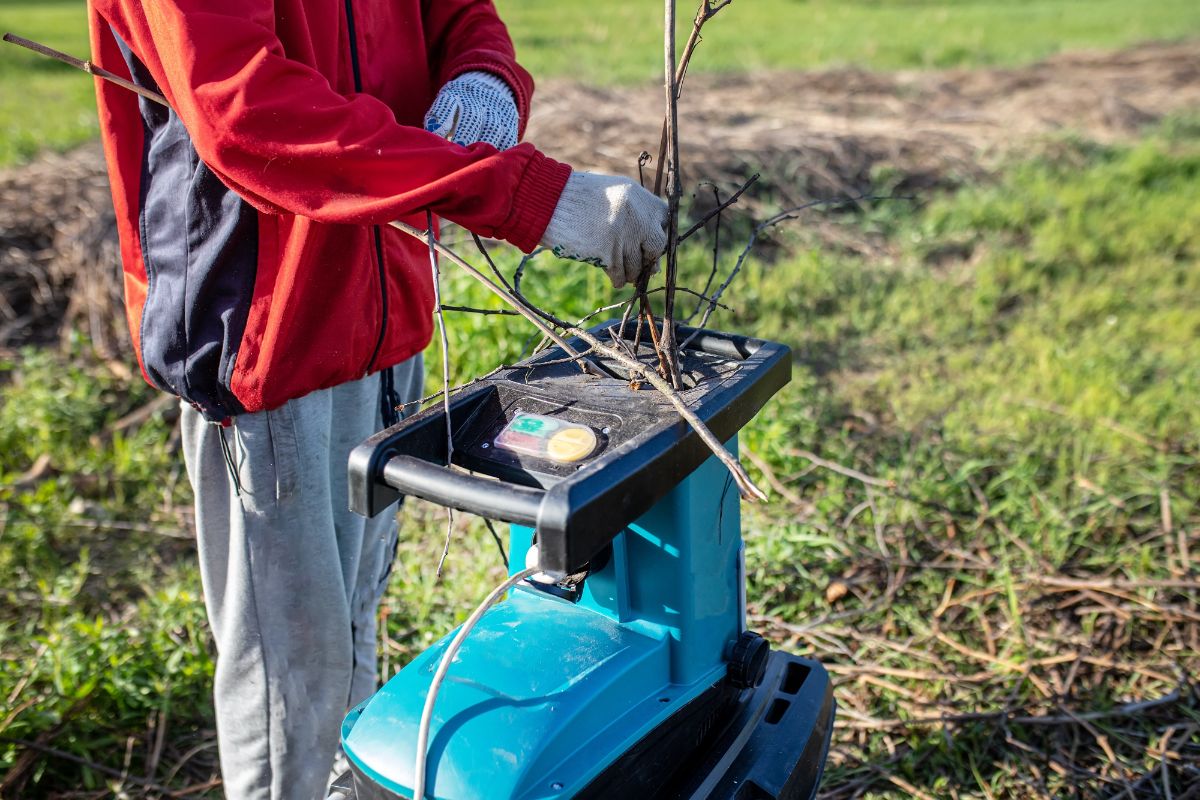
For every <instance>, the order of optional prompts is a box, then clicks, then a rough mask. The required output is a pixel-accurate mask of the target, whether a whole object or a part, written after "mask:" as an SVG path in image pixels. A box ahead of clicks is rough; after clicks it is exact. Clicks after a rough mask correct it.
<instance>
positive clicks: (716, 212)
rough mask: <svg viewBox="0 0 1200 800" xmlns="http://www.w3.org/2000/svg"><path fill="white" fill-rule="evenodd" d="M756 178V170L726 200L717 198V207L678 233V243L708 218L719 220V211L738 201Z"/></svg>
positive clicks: (696, 229) (703, 224) (704, 223)
mask: <svg viewBox="0 0 1200 800" xmlns="http://www.w3.org/2000/svg"><path fill="white" fill-rule="evenodd" d="M758 178H759V174H758V173H757V172H756V173H754V174H753V175H751V176H750V177H749V179H747V180H746V182H745V183H743V184H742V185H741V186H739V187H738V190H737V191H736V192H734V193H733V194H732V195H730V196H729V199H728V200H726V201H725V202H723V203H722V202H721V200H720V198H718V199H717V207H716V208H714V209H712V210H711V211H709V212H708V213H707V214H705V215H704V216H703V217H701V218H700V219H698V220H697V221H696V222H694V223H693V224H692V226H691V227H690V228H688V229H687V230H686V231H684V232H683V233H681V234H679V244H683V242H684V241H685V240H686V239H687V238H688V237H690V236H691V235H692V234H693V233H695V232H696V231H698V230H700V229H701V228H703V227H704V226H705V225H707V224H708V221H709V220H711V219H712V218H713V217H716V218H717V219H718V221H719V220H720V218H721V212H722V211H724V210H725V209H727V208H729V207H730V206H731V205H733V204H734V203H736V202H737V201H738V199H739V198H741V196H742V194H744V193H745V191H746V190H747V189H749V188H750V186H751V185H752V184H753V183H754V182H755V181H757V180H758ZM716 190H717V187H716V186H713V191H714V192H716Z"/></svg>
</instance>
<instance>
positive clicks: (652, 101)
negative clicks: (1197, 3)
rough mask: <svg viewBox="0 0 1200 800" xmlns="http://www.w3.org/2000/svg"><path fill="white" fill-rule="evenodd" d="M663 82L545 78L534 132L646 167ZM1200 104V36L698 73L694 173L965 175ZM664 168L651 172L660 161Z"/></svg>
mask: <svg viewBox="0 0 1200 800" xmlns="http://www.w3.org/2000/svg"><path fill="white" fill-rule="evenodd" d="M661 108H662V90H661V88H659V87H656V86H643V87H638V88H634V89H629V88H618V89H596V88H589V87H583V86H579V85H578V84H573V83H567V82H562V81H547V82H544V83H543V84H542V85H541V86H540V87H539V93H538V97H537V102H536V103H535V111H534V115H533V118H532V120H531V122H530V126H529V133H528V136H529V138H530V139H531V140H532V141H534V142H536V143H538V144H539V146H541V147H543V148H545V149H546V150H547V151H548V152H549V153H550V154H551V155H553V156H555V157H558V158H561V159H563V160H565V161H568V162H570V163H571V164H572V165H574V166H576V167H577V168H580V169H594V170H604V171H612V172H619V173H622V174H626V175H636V174H637V157H638V154H639V153H640V152H641V151H642V150H647V151H650V152H651V153H655V154H657V151H658V142H659V135H660V130H661V125H662V122H661V120H662V112H661ZM1183 109H1200V42H1185V43H1179V44H1147V45H1143V46H1140V47H1136V48H1132V49H1129V50H1123V51H1119V52H1116V53H1073V54H1065V55H1061V56H1057V57H1054V58H1051V59H1048V60H1046V61H1043V62H1040V63H1037V64H1034V65H1031V66H1028V67H1022V68H1017V69H987V70H951V71H943V72H897V73H875V72H865V71H861V70H833V71H826V72H815V73H765V74H764V73H759V74H755V75H736V76H735V75H730V76H710V75H703V74H697V75H693V76H691V77H689V79H688V83H687V84H686V86H685V90H684V94H683V98H682V99H681V103H680V115H681V118H682V119H683V120H684V121H685V122H684V125H683V127H682V130H681V150H682V152H683V153H684V156H685V161H684V166H685V173H686V174H685V178H686V179H687V180H688V181H689V182H692V183H694V182H695V181H698V180H719V181H720V180H725V181H732V182H737V183H740V181H741V180H743V179H744V178H745V176H746V175H747V173H748V170H751V169H754V170H761V171H762V172H763V177H764V178H765V179H768V180H769V184H770V186H772V187H773V188H775V189H776V191H777V192H778V193H779V194H780V195H781V196H780V197H778V198H777V199H778V200H780V201H781V202H785V203H791V202H795V201H799V200H801V199H808V198H811V197H822V196H829V195H835V194H857V193H862V192H866V191H871V190H872V189H875V188H877V177H878V171H879V170H880V169H884V168H886V169H887V170H888V171H889V172H891V173H893V175H894V184H893V188H898V189H901V190H920V189H929V188H933V187H942V186H947V185H954V184H957V183H959V182H961V181H963V180H964V179H967V178H970V177H971V176H977V175H979V174H980V173H981V171H986V169H987V168H988V167H989V166H990V165H992V164H994V162H995V158H996V157H997V156H999V155H1001V154H1003V153H1004V152H1006V151H1008V150H1010V149H1011V148H1012V147H1013V146H1014V145H1016V146H1020V145H1023V144H1026V143H1027V142H1028V141H1029V140H1030V139H1031V138H1037V137H1042V136H1045V135H1047V134H1052V133H1056V132H1064V131H1071V132H1077V133H1079V134H1080V135H1083V136H1086V137H1088V138H1090V139H1094V140H1096V141H1101V142H1112V141H1117V140H1121V139H1126V138H1130V137H1133V136H1136V135H1137V134H1138V133H1139V132H1140V131H1141V130H1142V129H1143V128H1144V127H1145V126H1147V125H1149V124H1152V123H1154V122H1156V121H1157V120H1159V119H1161V118H1162V117H1163V116H1165V115H1167V114H1170V113H1173V112H1177V111H1180V110H1183ZM650 169H652V168H650Z"/></svg>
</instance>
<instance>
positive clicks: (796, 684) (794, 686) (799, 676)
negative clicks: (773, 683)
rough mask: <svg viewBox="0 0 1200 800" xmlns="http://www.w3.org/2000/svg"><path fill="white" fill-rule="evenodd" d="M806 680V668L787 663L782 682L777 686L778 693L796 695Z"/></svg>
mask: <svg viewBox="0 0 1200 800" xmlns="http://www.w3.org/2000/svg"><path fill="white" fill-rule="evenodd" d="M806 680H808V667H806V666H804V665H803V664H797V663H796V662H795V661H789V662H788V665H787V671H786V672H785V673H783V681H781V682H780V684H779V691H781V692H783V693H784V694H796V693H797V692H799V691H800V687H801V686H803V685H804V682H805V681H806Z"/></svg>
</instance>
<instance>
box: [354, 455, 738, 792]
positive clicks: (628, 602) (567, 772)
mask: <svg viewBox="0 0 1200 800" xmlns="http://www.w3.org/2000/svg"><path fill="white" fill-rule="evenodd" d="M729 448H730V450H731V451H734V452H736V439H734V440H733V441H731V442H730V444H729ZM532 535H533V534H532V531H531V529H529V528H525V527H519V526H513V528H512V531H511V548H510V549H511V558H512V564H511V565H510V566H511V569H512V570H513V571H514V572H515V571H519V570H520V569H523V568H524V566H525V553H526V551H527V549H528V547H529V545H530V541H531V538H532ZM741 544H742V540H741V525H740V515H739V508H738V493H737V489H736V487H734V486H733V485H732V480H731V478H730V477H729V473H728V472H727V470H726V469H725V467H724V466H723V465H722V464H721V463H720V461H718V460H717V459H716V458H709V459H708V460H707V461H705V462H704V463H703V464H701V465H700V467H699V468H697V469H696V470H695V471H694V472H693V473H692V474H691V475H690V476H689V477H687V478H686V479H685V480H684V481H683V482H682V483H680V484H679V485H678V486H677V487H676V488H675V489H674V490H672V491H671V492H670V493H669V494H667V495H666V496H665V497H664V498H663V499H661V500H660V501H659V502H658V503H657V504H656V505H655V506H654V507H653V508H652V509H651V510H650V511H649V512H647V513H646V514H644V515H643V516H642V517H640V518H639V519H638V520H637V522H636V523H634V524H633V525H630V526H628V527H627V528H626V529H625V530H624V531H623V532H622V533H620V534H618V535H617V537H616V538H615V539H614V540H613V542H612V552H611V557H609V558H608V560H607V563H605V564H604V566H603V567H602V568H601V569H599V570H597V571H594V572H592V573H591V574H589V576H588V578H587V581H586V582H585V584H584V589H583V593H582V596H581V597H580V598H579V600H578V602H574V603H573V602H570V601H568V600H563V599H560V598H558V597H554V596H551V595H549V594H547V593H545V592H542V591H540V590H538V589H534V588H531V587H527V586H521V587H518V588H517V589H516V590H514V591H513V592H512V594H511V595H510V597H509V599H508V600H507V601H505V602H503V603H500V604H499V605H497V606H495V607H494V608H492V609H491V610H490V611H489V612H488V613H487V614H486V615H485V616H484V617H483V618H482V619H481V620H480V622H479V624H478V625H477V626H476V627H475V629H474V630H473V631H472V633H471V635H470V636H469V637H468V638H467V639H466V641H465V642H464V644H463V646H462V648H461V649H460V650H459V653H458V657H457V658H456V660H455V662H454V664H453V665H452V666H451V668H450V671H449V673H448V676H447V679H446V681H445V682H444V683H443V684H442V688H441V691H440V693H439V695H438V698H437V704H436V707H435V712H434V719H433V725H432V728H431V731H430V748H429V757H428V773H427V787H428V788H427V790H426V791H427V794H426V796H427V797H429V798H436V799H437V800H480V799H481V798H487V799H488V800H549V799H550V798H569V797H571V796H573V795H574V794H576V793H577V792H579V791H580V790H581V789H583V788H584V787H585V786H586V785H587V784H588V783H589V782H590V781H591V780H592V779H593V778H594V777H596V775H598V774H599V773H600V772H602V771H603V770H604V769H605V768H606V767H608V766H609V765H610V764H611V763H612V762H613V761H614V760H615V759H617V758H618V757H619V756H620V755H621V754H622V753H624V752H626V751H627V750H628V749H629V748H631V747H632V746H633V745H634V744H635V743H636V742H638V741H639V740H640V739H642V738H643V737H644V736H645V735H646V734H648V733H649V732H650V731H651V730H653V729H654V728H655V727H656V726H658V725H659V724H660V723H662V722H663V721H664V720H666V719H667V718H668V717H670V716H671V715H673V714H674V713H675V712H677V711H679V710H680V709H682V708H683V706H684V705H686V704H687V703H688V702H690V701H691V700H693V699H695V698H696V697H697V696H699V695H700V694H701V693H702V692H704V691H705V690H706V689H708V688H710V687H711V686H713V685H714V684H715V683H717V682H718V681H720V680H721V679H722V678H723V677H724V675H725V671H726V666H725V659H726V657H727V655H728V648H729V646H730V645H731V644H732V642H733V641H734V639H735V638H736V637H737V635H738V633H739V632H740V631H741V630H742V627H743V624H744V609H743V607H742V605H743V603H742V598H741V596H740V586H741V584H742V576H741V568H740V563H739V562H740V557H741ZM452 637H453V634H450V635H448V636H447V637H445V638H444V639H442V640H441V641H440V642H438V644H436V645H435V646H433V647H431V648H430V649H428V650H427V651H425V652H424V653H422V654H421V655H420V656H418V657H417V658H416V659H415V660H414V661H413V662H412V663H411V664H409V665H408V666H407V667H405V668H404V669H403V670H402V671H401V672H400V673H398V674H397V675H396V676H395V677H394V678H392V679H391V680H390V681H388V682H387V683H386V684H385V685H384V687H383V688H382V689H381V690H380V691H379V692H378V693H376V694H375V696H374V697H372V698H371V699H370V700H368V701H367V702H365V703H363V704H362V705H361V706H359V707H358V708H356V709H354V711H352V712H351V713H350V714H349V715H348V716H347V718H346V720H345V722H344V723H343V727H342V743H343V747H344V749H345V752H346V755H347V757H348V758H349V759H350V760H351V761H353V762H354V764H355V765H356V766H357V767H358V769H359V770H360V771H361V772H362V773H363V774H364V775H366V776H367V777H369V778H370V779H371V780H373V781H375V782H376V783H377V784H378V785H379V786H380V787H382V788H385V789H387V790H389V791H392V792H395V793H396V794H398V795H400V796H403V797H411V793H412V788H411V787H412V785H413V775H412V769H413V761H414V751H415V746H416V738H417V727H418V723H419V720H420V718H421V710H422V707H423V705H424V702H425V695H426V692H427V689H428V686H429V683H430V681H431V679H432V677H433V674H434V671H435V670H436V669H437V664H438V661H439V660H440V658H441V655H442V653H443V651H444V650H445V648H446V646H447V645H448V643H449V641H450V639H451V638H452Z"/></svg>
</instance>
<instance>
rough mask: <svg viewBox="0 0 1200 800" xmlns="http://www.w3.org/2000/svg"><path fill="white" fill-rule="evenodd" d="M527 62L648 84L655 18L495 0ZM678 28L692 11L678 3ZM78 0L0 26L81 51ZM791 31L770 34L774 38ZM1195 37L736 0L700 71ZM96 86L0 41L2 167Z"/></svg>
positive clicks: (1164, 11)
mask: <svg viewBox="0 0 1200 800" xmlns="http://www.w3.org/2000/svg"><path fill="white" fill-rule="evenodd" d="M498 6H499V8H500V12H501V14H502V15H503V17H504V19H505V20H506V21H507V23H508V25H509V28H510V30H511V33H512V36H513V39H514V41H515V42H516V45H517V52H518V55H519V57H520V58H521V60H522V62H523V63H524V64H525V66H527V67H528V68H529V69H530V71H531V72H532V73H533V74H534V75H535V76H536V77H537V78H539V79H541V78H553V77H567V78H573V79H578V80H583V81H586V82H589V83H594V84H609V83H624V82H631V81H643V80H654V79H656V78H658V77H659V75H660V74H661V71H662V58H661V55H659V54H660V53H661V51H662V48H661V34H660V30H661V25H662V22H661V20H660V13H659V10H658V8H657V7H656V6H653V5H647V4H646V3H644V2H641V0H610V2H607V3H604V4H602V5H600V6H598V5H596V4H595V3H588V2H583V1H582V0H500V1H499V2H498ZM680 15H681V16H682V17H683V19H682V20H681V22H680V26H681V30H684V31H685V32H686V29H689V27H690V24H691V23H690V15H691V8H690V6H689V4H686V3H682V4H681V5H680ZM86 27H87V20H86V16H85V12H84V6H83V3H81V2H79V0H36V2H35V1H34V0H0V30H11V31H13V32H15V33H18V34H20V35H23V36H25V37H27V38H31V39H35V40H38V41H41V42H43V43H45V44H48V45H51V46H52V47H55V48H58V49H61V50H64V51H66V52H69V53H72V54H75V55H78V56H80V57H84V56H85V55H86V53H87V52H88V43H87V30H86ZM781 30H782V31H786V32H787V33H786V35H783V36H781V35H778V34H779V31H781ZM1197 33H1200V5H1197V4H1196V3H1195V2H1192V0H1145V1H1144V2H1141V3H1139V4H1138V7H1137V12H1136V13H1132V12H1131V11H1130V8H1129V4H1128V3H1127V2H1125V0H1020V1H1019V2H1002V1H1001V0H849V1H848V2H842V1H840V0H807V1H803V0H752V2H748V1H747V0H741V1H740V2H738V3H736V4H735V5H733V6H731V7H730V8H729V9H728V10H726V11H724V12H722V15H721V16H720V17H718V18H717V19H716V20H714V21H713V22H712V23H711V24H710V28H709V32H708V33H706V34H705V37H704V44H703V45H702V46H701V49H700V51H699V53H698V55H697V57H696V59H695V69H696V70H697V71H714V70H715V71H738V72H743V71H749V70H759V69H814V68H825V67H831V66H857V67H865V68H868V69H897V68H931V67H937V68H944V67H972V66H981V65H995V64H1017V63H1022V62H1028V61H1033V60H1036V59H1039V58H1044V57H1046V56H1048V55H1051V54H1053V53H1056V52H1059V51H1061V50H1064V49H1073V48H1097V47H1105V48H1108V47H1120V46H1124V45H1128V44H1131V43H1134V42H1139V41H1145V40H1149V39H1178V38H1181V37H1186V36H1195V35H1196V34H1197ZM92 92H93V89H92V82H91V81H90V80H89V79H88V78H86V77H84V76H83V75H81V74H79V73H77V72H75V71H74V70H72V69H71V68H69V67H66V66H64V65H62V64H58V63H55V62H51V61H49V60H47V59H45V58H44V57H42V56H37V55H34V54H33V53H29V52H27V51H23V50H20V49H18V48H16V47H14V46H12V45H7V44H5V45H0V167H2V166H5V165H9V164H15V163H19V162H21V161H24V160H27V159H28V158H29V157H31V156H32V155H33V154H35V153H36V152H38V151H40V150H42V149H47V148H48V149H55V150H62V149H65V148H68V147H71V146H74V145H77V144H80V143H81V142H84V141H87V140H89V139H92V138H94V137H95V136H96V135H97V133H98V128H97V122H96V117H95V109H94V100H93V94H92Z"/></svg>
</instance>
